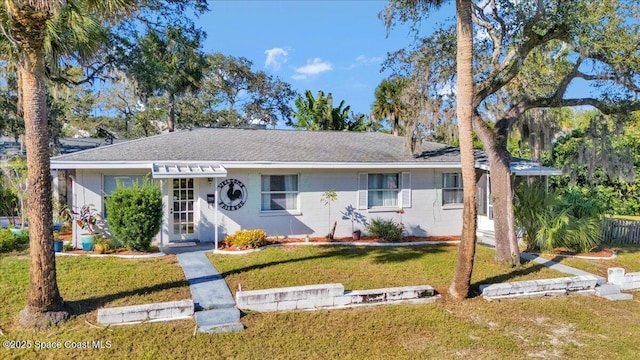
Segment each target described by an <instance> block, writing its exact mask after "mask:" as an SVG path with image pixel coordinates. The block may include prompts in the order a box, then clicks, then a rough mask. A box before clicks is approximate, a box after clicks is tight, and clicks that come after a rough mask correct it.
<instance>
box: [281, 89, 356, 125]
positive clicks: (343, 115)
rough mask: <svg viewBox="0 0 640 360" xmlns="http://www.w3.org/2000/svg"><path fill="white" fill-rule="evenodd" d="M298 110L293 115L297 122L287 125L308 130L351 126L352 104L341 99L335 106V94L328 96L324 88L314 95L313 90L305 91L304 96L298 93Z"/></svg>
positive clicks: (296, 101)
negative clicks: (347, 103)
mask: <svg viewBox="0 0 640 360" xmlns="http://www.w3.org/2000/svg"><path fill="white" fill-rule="evenodd" d="M294 104H295V106H296V111H294V112H293V116H294V117H295V118H296V122H295V123H294V122H291V123H288V124H287V125H290V126H294V127H297V128H304V129H308V130H346V129H348V128H349V112H350V111H351V106H349V105H346V106H345V101H344V100H342V101H340V104H339V105H338V107H333V95H332V94H331V93H328V94H327V95H326V96H325V94H324V92H323V91H322V90H320V91H318V96H317V97H314V96H313V93H311V90H307V91H305V93H304V97H302V96H300V95H298V97H297V98H296V100H295V103H294Z"/></svg>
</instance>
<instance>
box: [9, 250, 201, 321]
mask: <svg viewBox="0 0 640 360" xmlns="http://www.w3.org/2000/svg"><path fill="white" fill-rule="evenodd" d="M56 265H57V274H58V288H59V289H60V293H61V294H62V297H63V298H64V300H65V301H66V302H67V303H68V304H69V306H70V307H71V309H72V310H73V312H74V313H76V314H81V315H80V316H78V318H82V321H81V322H82V323H84V320H87V321H89V322H91V323H95V322H96V316H97V313H96V311H95V310H97V309H98V308H101V307H113V306H125V305H138V304H146V303H153V302H160V301H171V300H182V299H190V298H191V292H190V291H189V284H188V283H187V281H186V280H185V278H184V273H183V272H182V268H181V267H180V265H179V264H178V261H177V259H176V258H175V256H166V257H162V258H157V259H119V258H115V257H88V256H58V257H56ZM0 274H1V276H0V304H2V306H0V327H1V328H3V329H6V328H8V327H10V326H11V324H10V323H11V322H12V321H13V319H14V318H15V315H16V314H17V313H18V312H19V311H20V310H22V309H23V308H24V306H25V305H26V302H27V296H28V291H29V257H28V255H21V256H11V255H1V256H0Z"/></svg>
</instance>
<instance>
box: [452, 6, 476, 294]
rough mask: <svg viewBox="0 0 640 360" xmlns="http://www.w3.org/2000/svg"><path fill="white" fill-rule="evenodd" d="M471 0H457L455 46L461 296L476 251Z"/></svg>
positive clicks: (456, 287)
mask: <svg viewBox="0 0 640 360" xmlns="http://www.w3.org/2000/svg"><path fill="white" fill-rule="evenodd" d="M471 6H472V2H471V1H470V0H456V14H457V18H458V20H457V35H458V40H457V41H458V48H457V54H456V62H457V69H456V71H457V73H458V80H457V91H456V113H457V116H458V128H459V133H460V159H461V163H462V186H463V191H464V197H463V199H464V210H463V215H462V236H461V237H460V245H459V250H458V260H457V263H456V268H455V274H454V277H453V281H452V283H451V286H450V287H449V294H451V295H452V296H453V297H454V298H457V299H462V298H465V297H467V296H469V288H470V287H471V273H472V271H473V260H474V257H475V253H476V222H477V217H476V212H477V210H476V170H475V159H474V157H473V131H472V115H473V113H472V109H473V106H472V102H473V76H472V75H473V74H472V73H473V67H472V61H473V23H472V18H471V11H472V7H471Z"/></svg>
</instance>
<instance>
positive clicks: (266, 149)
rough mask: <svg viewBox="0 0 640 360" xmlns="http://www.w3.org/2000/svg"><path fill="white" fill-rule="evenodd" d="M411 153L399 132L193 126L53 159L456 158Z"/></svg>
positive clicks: (429, 147) (450, 151)
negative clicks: (195, 127)
mask: <svg viewBox="0 0 640 360" xmlns="http://www.w3.org/2000/svg"><path fill="white" fill-rule="evenodd" d="M421 150H422V151H421V152H420V154H419V156H414V155H413V154H411V153H410V152H409V151H408V150H407V149H406V147H405V146H404V140H403V139H402V138H401V137H397V136H392V135H388V134H383V133H371V132H337V131H336V132H334V131H303V130H267V129H228V128H197V129H192V130H184V131H177V132H173V133H168V134H162V135H157V136H152V137H148V138H142V139H137V140H131V141H127V142H122V143H117V144H114V145H109V146H101V147H99V148H95V149H90V150H85V151H80V152H76V153H73V154H67V155H61V156H57V157H54V158H52V160H53V161H55V162H66V161H72V162H78V161H79V162H91V161H141V162H143V161H149V162H152V161H194V162H197V161H202V162H204V161H212V162H213V161H219V162H225V161H227V162H291V163H308V162H312V163H315V162H318V163H333V162H346V163H380V162H392V163H393V162H401V163H407V162H418V163H425V162H427V163H428V162H437V163H458V162H459V161H460V160H459V159H460V156H459V151H458V148H455V147H451V146H448V145H443V144H437V143H425V144H423V146H422V149H421Z"/></svg>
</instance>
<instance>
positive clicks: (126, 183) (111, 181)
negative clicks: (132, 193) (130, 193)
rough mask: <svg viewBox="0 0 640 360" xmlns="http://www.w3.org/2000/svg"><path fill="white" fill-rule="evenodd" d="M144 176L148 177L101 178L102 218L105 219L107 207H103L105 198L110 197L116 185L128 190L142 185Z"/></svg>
mask: <svg viewBox="0 0 640 360" xmlns="http://www.w3.org/2000/svg"><path fill="white" fill-rule="evenodd" d="M145 176H148V175H104V176H103V177H102V181H103V187H102V197H103V202H102V210H103V211H102V213H103V214H104V218H105V219H106V218H107V207H106V206H105V204H106V200H107V197H109V195H111V194H112V193H113V192H114V191H115V190H116V188H117V187H118V185H120V186H122V187H125V188H130V187H133V186H134V185H135V184H139V185H142V184H143V183H144V179H145Z"/></svg>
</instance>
